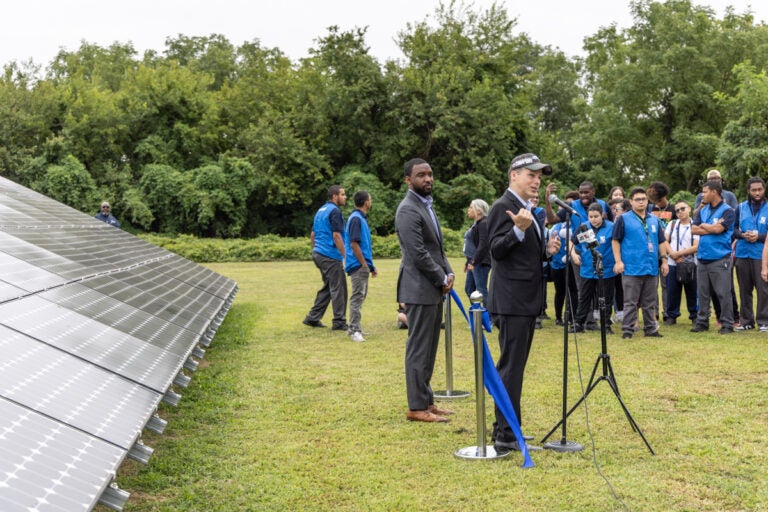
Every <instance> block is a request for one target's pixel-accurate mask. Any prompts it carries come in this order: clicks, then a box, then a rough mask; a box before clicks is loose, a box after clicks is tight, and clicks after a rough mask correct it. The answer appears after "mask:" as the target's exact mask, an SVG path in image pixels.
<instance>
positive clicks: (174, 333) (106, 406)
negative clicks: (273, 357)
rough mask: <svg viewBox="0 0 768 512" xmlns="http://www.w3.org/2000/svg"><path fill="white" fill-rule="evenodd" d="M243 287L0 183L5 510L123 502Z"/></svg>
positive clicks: (0, 453)
mask: <svg viewBox="0 0 768 512" xmlns="http://www.w3.org/2000/svg"><path fill="white" fill-rule="evenodd" d="M236 293H237V283H235V282H234V281H232V280H231V279H228V278H225V277H224V276H221V275H219V274H217V273H215V272H213V271H212V270H209V269H206V268H204V267H202V266H200V265H197V264H195V263H193V262H191V261H189V260H186V259H184V258H182V257H180V256H177V255H175V254H173V253H170V252H168V251H166V250H164V249H161V248H159V247H157V246H154V245H152V244H150V243H147V242H145V241H143V240H141V239H139V238H137V237H135V236H133V235H130V234H128V233H126V232H125V231H122V230H120V229H118V228H115V227H112V226H109V225H107V224H105V223H103V222H100V221H98V220H96V219H93V218H92V217H90V216H88V215H85V214H83V213H81V212H78V211H76V210H74V209H72V208H69V207H67V206H65V205H62V204H60V203H58V202H56V201H53V200H52V199H49V198H47V197H45V196H42V195H40V194H38V193H36V192H33V191H31V190H29V189H27V188H24V187H22V186H20V185H17V184H15V183H13V182H11V181H8V180H6V179H3V178H0V354H2V355H3V356H4V357H2V358H0V510H2V511H3V512H12V511H16V510H19V511H22V510H23V511H34V510H39V511H66V512H72V511H77V510H91V509H92V508H93V507H95V506H96V504H97V503H102V504H104V505H106V506H107V507H109V508H112V509H115V510H120V509H122V505H123V504H124V503H125V500H126V499H127V496H128V494H127V493H126V492H124V491H122V490H120V489H119V488H118V487H117V486H116V484H115V482H114V477H115V475H116V472H117V470H118V468H119V466H120V465H121V464H122V463H123V461H124V460H125V458H126V457H130V458H133V459H136V460H141V461H144V462H146V461H147V459H148V457H149V456H150V455H151V453H152V450H151V448H149V447H146V446H144V445H143V443H142V442H141V434H142V431H143V430H144V429H145V428H146V429H151V430H153V431H156V432H161V431H162V429H163V428H164V426H165V422H164V421H163V420H162V419H160V418H159V417H158V416H157V407H158V405H159V404H160V402H161V401H165V402H168V403H171V404H175V403H176V402H177V401H178V400H179V398H180V395H179V394H178V393H177V392H176V389H177V388H178V387H183V386H185V385H186V384H187V383H188V381H189V375H188V373H189V372H191V371H194V369H195V368H196V367H197V359H199V358H200V357H202V356H203V354H204V353H205V351H204V349H203V348H202V347H207V346H208V344H209V343H210V342H211V339H212V338H213V335H214V334H215V332H216V329H217V328H218V327H219V325H220V324H221V322H222V321H223V319H224V317H225V316H226V313H227V311H228V309H229V307H230V306H231V304H232V301H233V300H234V296H235V294H236Z"/></svg>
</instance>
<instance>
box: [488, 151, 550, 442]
mask: <svg viewBox="0 0 768 512" xmlns="http://www.w3.org/2000/svg"><path fill="white" fill-rule="evenodd" d="M542 174H546V175H550V174H552V167H550V166H549V165H547V164H545V163H542V162H541V160H539V157H537V156H536V155H534V154H532V153H525V154H523V155H519V156H516V157H515V158H514V159H513V160H512V163H511V164H510V166H509V188H508V189H507V191H506V192H504V195H502V196H501V197H500V198H499V199H497V200H496V202H494V203H493V206H492V207H491V210H490V213H489V214H488V239H489V243H490V249H491V262H492V264H491V269H492V270H491V284H490V290H489V293H488V312H489V313H490V314H491V318H492V320H493V323H494V325H495V326H496V327H497V328H498V330H499V346H500V347H501V354H500V355H499V360H498V362H497V364H496V368H497V369H498V371H499V375H500V376H501V380H502V381H503V382H504V386H505V387H506V389H507V393H509V398H510V400H511V401H512V406H513V407H514V410H515V414H516V415H517V418H518V420H519V421H522V418H521V415H520V395H521V394H522V389H523V373H524V372H525V365H526V363H527V361H528V353H529V351H530V348H531V342H532V340H533V333H534V328H535V325H536V317H538V316H539V314H540V313H541V312H542V310H543V306H544V290H543V286H542V285H540V284H539V283H543V282H544V281H543V280H542V262H543V261H544V260H545V259H546V258H547V257H548V256H550V255H552V254H554V253H556V252H557V251H558V250H559V248H560V237H552V238H551V239H550V240H549V243H545V241H544V240H545V237H544V236H543V235H544V225H543V223H542V222H541V221H539V220H536V219H535V217H534V216H533V214H532V213H531V202H530V201H531V199H533V198H535V197H538V195H539V186H540V185H541V175H542ZM493 435H494V440H495V448H496V450H497V451H506V450H513V449H517V448H518V446H517V443H516V442H515V437H514V434H513V432H512V429H511V428H510V426H509V423H508V422H507V420H506V418H504V416H503V415H502V413H501V411H500V410H499V408H498V407H497V408H496V423H495V424H494V432H493Z"/></svg>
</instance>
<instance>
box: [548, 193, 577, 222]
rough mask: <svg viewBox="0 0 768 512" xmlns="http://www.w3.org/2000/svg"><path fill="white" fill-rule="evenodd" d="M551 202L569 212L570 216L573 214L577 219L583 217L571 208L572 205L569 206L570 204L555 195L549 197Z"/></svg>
mask: <svg viewBox="0 0 768 512" xmlns="http://www.w3.org/2000/svg"><path fill="white" fill-rule="evenodd" d="M549 202H550V203H555V204H556V205H557V206H559V207H560V208H563V209H565V211H567V212H568V213H569V214H571V215H575V216H577V217H579V218H581V215H579V212H577V211H576V210H574V209H573V208H571V205H569V204H568V203H566V202H565V201H562V200H561V199H560V198H558V197H557V196H556V195H555V194H550V196H549Z"/></svg>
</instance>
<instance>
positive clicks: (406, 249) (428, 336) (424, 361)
mask: <svg viewBox="0 0 768 512" xmlns="http://www.w3.org/2000/svg"><path fill="white" fill-rule="evenodd" d="M404 171H405V182H406V183H407V184H408V192H407V193H406V194H405V197H404V198H403V200H402V202H401V203H400V206H398V207H397V213H396V215H395V230H396V231H397V238H398V240H399V241H400V251H401V253H402V255H403V259H402V261H401V263H400V273H399V275H398V277H397V302H400V303H403V304H405V314H406V316H407V317H408V340H407V341H406V344H405V385H406V391H407V393H408V412H407V413H406V415H405V416H406V418H407V419H408V420H410V421H426V422H440V423H445V422H447V421H448V418H446V417H445V416H446V415H448V414H452V411H449V410H444V409H438V408H437V407H435V404H434V395H433V394H432V388H431V386H430V384H429V381H430V379H431V378H432V371H433V370H434V367H435V357H436V356H437V344H438V341H439V340H440V324H441V322H442V301H443V295H444V294H446V293H448V292H450V291H451V288H452V287H453V281H454V278H455V277H454V274H453V270H451V266H450V264H449V263H448V259H447V258H446V257H445V253H444V252H443V235H442V232H441V231H440V224H439V223H438V221H437V216H436V215H435V212H434V210H433V209H432V195H431V194H432V185H433V183H434V178H433V175H432V168H431V167H430V166H429V164H428V163H427V162H426V161H424V160H422V159H420V158H414V159H412V160H409V161H408V162H407V163H406V164H405V169H404Z"/></svg>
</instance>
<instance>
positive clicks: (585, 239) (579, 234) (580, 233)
mask: <svg viewBox="0 0 768 512" xmlns="http://www.w3.org/2000/svg"><path fill="white" fill-rule="evenodd" d="M588 224H589V223H585V224H582V225H581V226H579V229H578V230H576V240H578V241H579V243H580V244H586V246H587V248H588V249H594V248H595V247H597V246H598V243H597V237H596V236H595V232H594V231H592V228H591V227H589V225H588Z"/></svg>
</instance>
